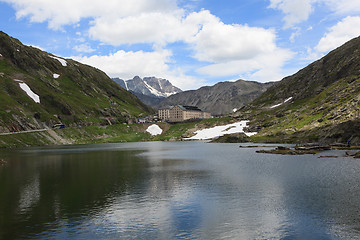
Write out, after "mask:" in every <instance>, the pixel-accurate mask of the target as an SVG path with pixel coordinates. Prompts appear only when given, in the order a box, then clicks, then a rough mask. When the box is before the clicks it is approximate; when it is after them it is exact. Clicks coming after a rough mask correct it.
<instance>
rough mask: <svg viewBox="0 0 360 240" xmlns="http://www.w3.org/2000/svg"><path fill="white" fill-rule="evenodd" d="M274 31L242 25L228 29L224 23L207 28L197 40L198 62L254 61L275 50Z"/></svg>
mask: <svg viewBox="0 0 360 240" xmlns="http://www.w3.org/2000/svg"><path fill="white" fill-rule="evenodd" d="M274 40H275V34H274V33H273V32H272V31H271V30H266V29H263V28H254V27H248V26H242V25H227V24H224V23H222V22H221V21H217V22H211V23H207V24H204V25H203V27H202V29H201V31H200V32H199V33H198V34H197V35H196V36H195V37H194V39H193V41H192V42H193V44H194V45H195V46H194V47H195V50H196V54H195V57H196V59H198V60H200V61H211V62H224V61H231V60H239V59H251V58H253V57H254V56H257V55H259V54H262V53H264V52H271V51H273V50H274V49H275V48H276V45H275V44H274V43H275V41H274Z"/></svg>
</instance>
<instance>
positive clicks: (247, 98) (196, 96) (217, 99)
mask: <svg viewBox="0 0 360 240" xmlns="http://www.w3.org/2000/svg"><path fill="white" fill-rule="evenodd" d="M272 85H273V83H258V82H250V81H244V80H238V81H236V82H220V83H217V84H215V85H214V86H206V87H201V88H199V89H198V90H190V91H184V92H181V93H177V94H174V95H171V96H170V97H168V98H166V99H165V100H164V101H162V102H161V103H160V104H159V105H158V106H157V108H164V107H168V106H172V105H177V104H180V105H189V106H197V107H198V108H200V109H202V110H204V111H208V112H211V113H212V114H213V115H219V114H229V113H232V112H233V111H234V110H235V111H236V110H237V109H239V108H241V107H243V106H244V105H246V104H247V103H249V102H251V101H252V100H254V99H255V98H256V97H258V96H259V95H260V94H261V93H263V92H265V90H266V89H268V88H269V87H270V86H272Z"/></svg>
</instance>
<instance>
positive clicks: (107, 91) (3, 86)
mask: <svg viewBox="0 0 360 240" xmlns="http://www.w3.org/2000/svg"><path fill="white" fill-rule="evenodd" d="M0 54H1V55H0V110H1V111H0V132H9V131H21V130H29V129H38V128H43V127H46V126H52V125H53V124H55V123H59V122H61V123H65V124H66V125H69V126H77V125H94V124H95V125H106V124H108V123H109V122H112V123H123V122H128V121H131V119H132V118H134V117H136V116H141V115H143V114H146V113H149V112H151V111H152V110H151V109H150V108H148V107H147V106H145V105H144V104H142V103H141V102H140V101H139V100H138V98H136V96H134V95H133V94H131V93H129V92H127V91H125V90H124V89H123V88H121V87H120V86H119V85H118V84H116V83H114V82H113V81H112V80H111V79H110V78H109V77H108V76H107V75H106V74H105V73H103V72H102V71H100V70H98V69H96V68H93V67H90V66H87V65H83V64H81V63H78V62H76V61H73V60H71V59H65V60H66V63H67V64H66V66H63V65H62V64H61V62H60V61H59V60H57V59H54V58H53V57H54V56H53V55H51V54H49V53H46V52H44V51H41V50H39V49H36V48H33V47H29V46H25V45H23V44H21V42H20V41H18V40H16V39H14V38H11V37H9V36H8V35H6V34H5V33H3V32H0ZM54 74H58V75H60V76H59V77H58V78H54ZM15 80H21V81H23V82H24V83H26V84H27V85H28V86H29V87H30V88H31V90H32V91H33V92H34V93H36V94H37V95H39V96H40V103H35V102H34V101H33V100H32V99H31V98H30V97H29V96H28V95H27V94H26V93H25V92H24V91H23V90H21V88H20V87H19V83H18V82H16V81H15ZM110 102H111V104H110Z"/></svg>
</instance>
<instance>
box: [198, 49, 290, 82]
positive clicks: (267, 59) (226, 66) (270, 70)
mask: <svg viewBox="0 0 360 240" xmlns="http://www.w3.org/2000/svg"><path fill="white" fill-rule="evenodd" d="M293 55H294V53H292V52H291V51H289V50H285V49H279V48H277V49H274V51H272V52H268V53H267V54H262V55H258V56H256V57H254V58H252V59H243V60H234V61H229V62H224V63H216V64H212V65H208V66H205V67H203V68H200V69H198V72H199V73H201V74H205V75H211V76H219V77H220V76H229V75H239V78H242V79H246V80H254V81H259V82H268V81H277V80H281V79H282V78H283V77H285V76H287V75H288V74H289V72H284V71H283V69H282V66H283V65H284V64H285V62H286V61H287V60H289V59H291V58H292V57H293Z"/></svg>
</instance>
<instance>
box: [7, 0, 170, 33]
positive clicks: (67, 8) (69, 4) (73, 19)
mask: <svg viewBox="0 0 360 240" xmlns="http://www.w3.org/2000/svg"><path fill="white" fill-rule="evenodd" d="M2 1H3V2H7V3H10V4H12V5H13V7H14V8H15V9H16V11H17V12H16V16H17V17H18V18H25V17H28V18H30V21H32V22H45V21H48V23H49V27H50V28H52V29H59V28H61V27H62V26H64V25H67V24H74V23H77V22H79V21H80V19H82V18H97V17H102V16H106V17H108V18H110V19H111V18H115V17H127V16H132V15H136V14H139V13H143V12H154V11H168V10H173V9H176V8H177V6H176V0H121V1H117V0H107V1H102V0H91V1H89V0H61V1H58V0H2Z"/></svg>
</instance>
